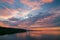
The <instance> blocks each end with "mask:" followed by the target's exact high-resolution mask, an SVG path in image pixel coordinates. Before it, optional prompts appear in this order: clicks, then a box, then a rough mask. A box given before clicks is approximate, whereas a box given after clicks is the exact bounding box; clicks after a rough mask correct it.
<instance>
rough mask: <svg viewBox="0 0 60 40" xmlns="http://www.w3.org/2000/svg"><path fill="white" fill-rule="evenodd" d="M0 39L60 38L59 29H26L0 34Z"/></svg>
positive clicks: (34, 39)
mask: <svg viewBox="0 0 60 40" xmlns="http://www.w3.org/2000/svg"><path fill="white" fill-rule="evenodd" d="M0 40H60V32H59V31H27V32H23V33H15V34H7V35H0Z"/></svg>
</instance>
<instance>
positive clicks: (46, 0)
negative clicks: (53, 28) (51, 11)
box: [42, 0, 53, 3]
mask: <svg viewBox="0 0 60 40" xmlns="http://www.w3.org/2000/svg"><path fill="white" fill-rule="evenodd" d="M42 2H44V3H51V2H53V0H42Z"/></svg>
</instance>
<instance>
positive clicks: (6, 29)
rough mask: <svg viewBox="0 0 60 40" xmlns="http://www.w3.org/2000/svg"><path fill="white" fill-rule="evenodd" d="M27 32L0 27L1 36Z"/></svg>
mask: <svg viewBox="0 0 60 40" xmlns="http://www.w3.org/2000/svg"><path fill="white" fill-rule="evenodd" d="M21 32H26V30H25V29H18V28H5V27H0V35H6V34H14V33H21Z"/></svg>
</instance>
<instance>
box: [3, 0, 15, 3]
mask: <svg viewBox="0 0 60 40" xmlns="http://www.w3.org/2000/svg"><path fill="white" fill-rule="evenodd" d="M2 2H8V3H9V4H13V3H14V0H2Z"/></svg>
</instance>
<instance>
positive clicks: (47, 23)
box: [0, 0, 60, 28]
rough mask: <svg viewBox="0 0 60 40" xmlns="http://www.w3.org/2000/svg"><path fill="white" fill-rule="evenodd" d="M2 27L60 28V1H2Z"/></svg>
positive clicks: (0, 7)
mask: <svg viewBox="0 0 60 40" xmlns="http://www.w3.org/2000/svg"><path fill="white" fill-rule="evenodd" d="M0 26H3V27H12V28H26V27H60V0H0Z"/></svg>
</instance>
